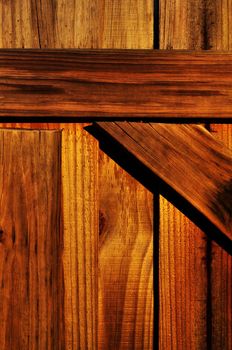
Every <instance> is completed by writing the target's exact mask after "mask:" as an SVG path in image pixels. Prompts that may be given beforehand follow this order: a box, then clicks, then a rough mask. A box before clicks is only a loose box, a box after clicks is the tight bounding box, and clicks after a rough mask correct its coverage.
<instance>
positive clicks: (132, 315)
mask: <svg viewBox="0 0 232 350" xmlns="http://www.w3.org/2000/svg"><path fill="white" fill-rule="evenodd" d="M87 3H91V4H92V1H91V0H90V1H87ZM100 3H101V4H102V2H101V0H100V2H99V1H98V2H97V6H96V7H98V8H99V4H100ZM96 7H95V10H96ZM100 8H101V9H102V10H99V11H100V13H101V15H100V16H99V18H98V19H97V23H98V27H99V28H98V32H97V31H96V33H97V35H95V39H94V40H93V41H92V42H91V37H90V36H89V32H90V28H91V27H92V24H90V22H86V21H85V22H84V21H83V22H82V34H81V37H82V40H84V38H85V37H88V44H89V45H90V44H92V47H97V48H106V49H111V48H115V49H123V48H126V49H127V48H134V49H146V48H152V45H153V1H152V0H148V1H144V0H135V1H130V0H118V1H111V0H106V1H105V2H104V8H103V7H100ZM99 190H100V197H99V200H100V241H99V244H100V251H99V269H100V270H99V347H98V348H99V350H108V349H112V350H118V349H121V350H132V349H144V350H151V349H152V343H153V331H152V329H153V312H152V311H153V307H152V303H153V281H152V280H153V272H152V264H153V247H152V242H153V239H152V238H153V198H152V197H153V196H152V194H151V193H150V192H149V191H147V190H146V188H144V186H142V185H141V184H140V183H138V182H137V181H136V180H135V179H134V178H133V177H132V176H130V175H129V174H128V173H127V172H126V171H125V170H123V169H122V168H121V167H120V166H119V165H118V164H117V163H116V162H114V161H113V160H112V159H111V158H110V157H108V156H107V155H106V154H105V153H104V152H101V153H100V162H99ZM154 220H156V219H154ZM155 235H157V232H155ZM142 254H144V255H142ZM156 268H157V267H156ZM155 288H157V283H155ZM155 328H157V323H156V324H155Z"/></svg>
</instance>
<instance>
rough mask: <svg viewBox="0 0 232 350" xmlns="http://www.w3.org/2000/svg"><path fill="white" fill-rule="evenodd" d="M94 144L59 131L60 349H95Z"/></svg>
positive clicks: (79, 133) (83, 135)
mask: <svg viewBox="0 0 232 350" xmlns="http://www.w3.org/2000/svg"><path fill="white" fill-rule="evenodd" d="M97 169H98V143H97V141H96V140H95V139H93V138H91V139H90V138H89V135H88V134H87V132H85V131H83V130H82V128H81V127H80V126H78V125H77V126H76V127H75V126H73V128H70V129H66V130H64V131H63V139H62V180H63V181H62V183H63V187H62V188H63V215H64V256H63V262H64V271H65V274H64V285H65V304H64V305H65V308H64V310H65V327H66V328H65V330H66V331H65V349H96V348H97V302H98V300H97V267H98V197H97V193H98V192H97V188H98V172H97Z"/></svg>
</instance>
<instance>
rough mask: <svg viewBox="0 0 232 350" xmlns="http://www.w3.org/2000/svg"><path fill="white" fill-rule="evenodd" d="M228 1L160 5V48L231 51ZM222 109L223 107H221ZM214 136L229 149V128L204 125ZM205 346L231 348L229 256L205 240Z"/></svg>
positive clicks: (231, 132)
mask: <svg viewBox="0 0 232 350" xmlns="http://www.w3.org/2000/svg"><path fill="white" fill-rule="evenodd" d="M231 9H232V2H231V1H230V0H229V1H227V0H220V1H216V0H207V1H203V0H198V1H187V0H185V1H179V0H175V1H173V0H168V1H167V0H162V2H161V17H160V30H161V43H163V46H162V47H161V48H175V49H184V48H188V49H213V50H231V47H232V32H231V23H232V22H231V15H232V11H231ZM222 108H223V107H222ZM207 127H208V128H209V129H210V130H211V131H212V133H213V134H214V135H215V137H217V138H219V139H220V140H221V141H223V142H224V143H225V144H226V145H227V146H228V147H231V135H232V127H231V125H208V126H207ZM206 258H207V260H206V261H207V265H206V266H207V268H206V272H207V274H206V275H207V291H208V292H207V315H208V321H207V346H208V347H209V348H212V349H215V350H216V349H231V347H232V343H231V339H232V334H231V332H232V323H231V322H232V317H231V309H232V307H231V299H232V288H231V286H232V275H231V264H232V259H231V257H230V256H229V255H228V254H227V253H225V252H223V250H222V249H221V248H220V247H218V246H217V245H216V244H215V243H212V244H211V242H209V241H208V243H207V245H206Z"/></svg>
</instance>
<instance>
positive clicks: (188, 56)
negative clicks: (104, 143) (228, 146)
mask: <svg viewBox="0 0 232 350" xmlns="http://www.w3.org/2000/svg"><path fill="white" fill-rule="evenodd" d="M231 57H232V56H231V54H229V53H228V54H223V53H221V54H220V53H211V54H206V53H204V54H203V53H184V52H175V53H173V52H159V51H152V50H147V51H111V50H110V51H103V52H102V51H86V50H85V51H83V50H76V51H74V50H71V51H70V52H69V53H67V52H66V51H62V50H61V51H60V50H57V51H52V50H49V51H48V50H44V51H33V50H29V51H25V50H24V51H22V50H21V51H9V50H2V51H1V53H0V63H1V69H0V98H1V99H0V107H1V110H0V116H5V117H6V116H24V117H28V116H30V117H31V116H32V115H33V116H36V117H39V116H40V117H41V116H43V117H45V116H47V117H48V116H53V117H55V116H56V117H57V116H69V117H79V118H80V119H81V118H82V119H83V117H95V118H96V117H104V118H105V119H109V118H110V117H117V118H126V117H127V118H128V117H129V118H134V117H139V118H140V119H141V117H143V118H146V117H147V118H148V117H149V118H150V117H153V118H156V117H157V118H160V117H166V118H177V119H179V118H185V119H187V118H190V119H191V118H199V119H200V118H207V117H211V118H212V116H214V115H217V118H231V113H232V103H231V101H232V89H231V81H232V73H231V72H232V64H231V61H232V60H231ZM125 90H126V93H125ZM86 96H88V99H87V98H86ZM199 106H200V107H199ZM221 106H224V107H223V108H221ZM80 119H79V120H80Z"/></svg>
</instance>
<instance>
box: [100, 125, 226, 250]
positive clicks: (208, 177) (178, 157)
mask: <svg viewBox="0 0 232 350" xmlns="http://www.w3.org/2000/svg"><path fill="white" fill-rule="evenodd" d="M97 126H98V127H100V128H101V129H103V130H104V131H106V132H107V134H109V136H111V137H112V138H113V139H114V140H116V141H117V142H119V143H120V144H121V145H122V146H123V147H124V148H125V149H126V150H127V151H129V152H130V153H131V154H133V155H134V156H135V157H136V158H137V159H138V160H139V161H140V162H141V163H142V164H144V165H145V166H146V167H147V168H149V169H150V170H151V171H152V172H153V173H154V174H155V175H157V176H159V177H160V178H161V179H162V180H163V181H164V182H165V183H167V184H168V185H169V186H171V188H173V189H174V190H175V191H177V193H179V194H180V195H181V197H183V198H185V199H186V200H187V201H188V202H189V203H190V204H191V205H193V206H194V207H195V208H196V209H197V210H199V211H200V212H201V213H202V214H203V215H204V217H205V218H206V219H208V220H209V221H210V222H211V223H212V224H213V225H215V226H216V228H218V229H219V230H220V232H221V233H218V237H216V238H218V239H220V238H221V239H222V240H223V239H226V241H227V244H230V248H231V247H232V215H231V208H232V187H231V186H232V152H231V151H230V150H229V149H227V148H226V147H224V146H223V144H221V143H220V142H218V141H216V140H215V139H214V138H213V137H212V136H211V135H210V133H209V132H208V131H206V130H205V129H204V128H203V127H200V126H188V125H174V124H159V123H157V124H154V123H153V124H150V123H136V122H134V123H129V122H113V123H107V122H100V123H97Z"/></svg>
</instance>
